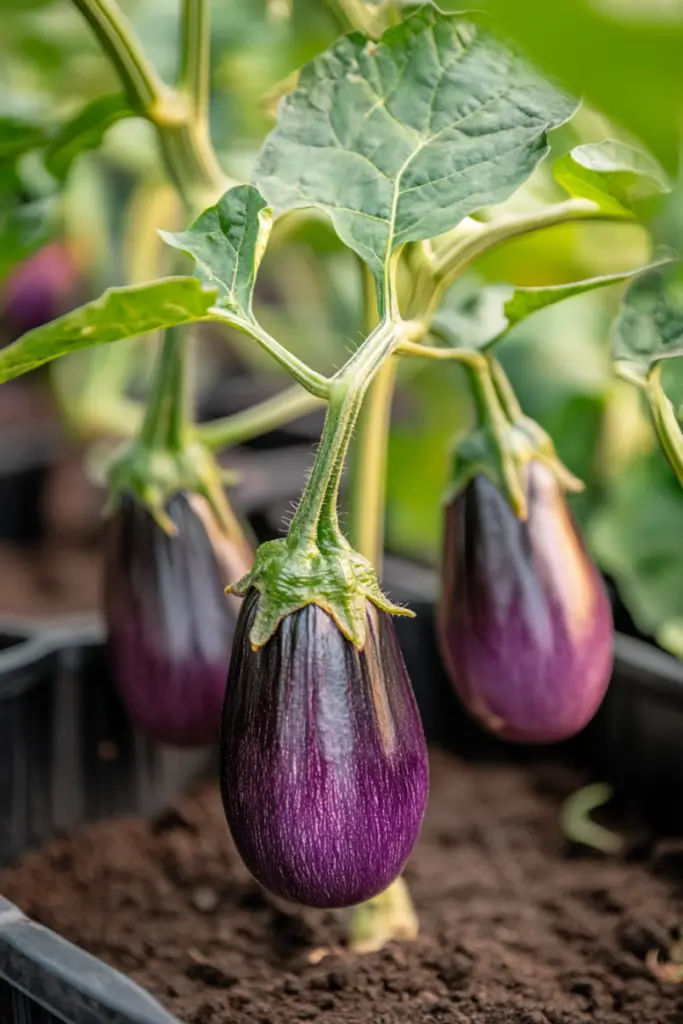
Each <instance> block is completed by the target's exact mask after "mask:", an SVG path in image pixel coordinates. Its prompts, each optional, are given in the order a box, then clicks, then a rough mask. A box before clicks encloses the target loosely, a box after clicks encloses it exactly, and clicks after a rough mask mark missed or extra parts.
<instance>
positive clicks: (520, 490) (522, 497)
mask: <svg viewBox="0 0 683 1024" xmlns="http://www.w3.org/2000/svg"><path fill="white" fill-rule="evenodd" d="M471 381H472V390H473V394H474V398H475V404H476V406H477V411H478V418H479V424H478V426H477V427H475V429H474V430H472V431H471V432H470V433H469V434H467V435H466V436H465V437H464V438H462V439H461V440H459V441H458V442H457V444H456V445H455V446H454V448H453V452H452V464H451V465H452V468H451V483H450V487H449V488H448V491H447V493H446V501H451V500H452V499H453V498H454V497H455V496H456V495H457V494H459V493H460V492H461V491H463V490H464V489H465V487H466V486H467V484H468V483H469V482H470V480H472V479H473V478H474V477H475V476H478V475H479V474H482V475H484V476H487V477H488V478H489V479H490V480H491V481H492V482H493V483H494V484H495V485H496V487H498V488H499V490H500V491H501V492H502V493H503V494H504V495H505V496H506V498H507V500H508V502H509V503H510V505H511V507H512V509H513V511H514V513H515V515H516V516H517V517H518V518H519V519H522V520H524V519H526V518H527V516H528V502H527V471H528V466H529V463H530V462H542V463H543V464H544V465H546V466H547V467H548V468H549V469H550V470H551V472H552V473H553V474H554V475H555V477H556V479H557V480H558V482H559V484H560V486H561V487H562V488H563V490H565V491H581V490H583V487H584V485H583V483H582V482H581V480H579V479H578V478H577V477H576V476H574V474H573V473H571V472H570V471H569V470H568V469H567V467H566V466H565V465H564V463H563V462H562V461H561V459H560V458H559V457H558V455H557V452H556V451H555V445H554V444H553V441H552V438H551V437H550V435H549V434H548V433H547V432H546V431H545V430H543V428H542V427H541V426H540V425H539V424H538V423H536V421H535V420H533V419H531V417H529V416H525V415H524V413H523V412H522V410H521V408H520V406H519V403H518V401H517V398H516V396H515V395H514V392H513V390H512V387H511V386H510V382H509V381H508V379H507V377H506V376H505V374H504V372H503V369H502V367H501V366H500V364H498V363H497V362H496V361H495V360H493V359H486V360H482V363H481V365H478V366H476V367H473V368H472V369H471Z"/></svg>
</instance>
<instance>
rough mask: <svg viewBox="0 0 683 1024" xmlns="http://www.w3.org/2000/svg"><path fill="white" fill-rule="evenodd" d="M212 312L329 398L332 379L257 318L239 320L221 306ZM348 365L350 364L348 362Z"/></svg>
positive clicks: (303, 383) (312, 390) (308, 386)
mask: <svg viewBox="0 0 683 1024" xmlns="http://www.w3.org/2000/svg"><path fill="white" fill-rule="evenodd" d="M212 313H215V314H216V315H217V317H218V318H220V319H224V320H225V321H226V323H228V324H230V326H231V327H234V328H235V329H236V330H238V331H242V333H243V334H248V335H249V336H250V337H252V338H253V339H254V340H255V341H257V342H258V343H259V345H261V346H262V348H264V349H265V350H266V352H269V353H270V354H271V356H272V357H273V359H276V360H277V362H278V363H279V364H280V366H283V367H284V368H285V370H287V373H289V374H290V376H292V377H293V378H294V380H295V381H297V382H298V383H299V384H301V386H302V387H304V388H306V390H307V391H310V393H311V394H312V395H315V396H316V397H317V398H328V397H329V395H330V381H329V380H328V378H327V377H323V375H322V374H321V373H317V372H316V371H315V370H312V369H311V367H310V366H307V365H306V363H304V362H302V360H301V359H299V358H297V356H295V355H294V353H293V352H290V351H289V349H287V348H285V346H284V345H281V344H280V342H279V341H277V340H276V339H275V338H273V337H272V335H270V334H268V331H266V330H265V329H264V328H263V327H261V325H260V324H259V323H257V321H256V320H249V321H247V320H239V319H236V318H235V317H234V316H233V315H232V314H230V313H228V312H227V311H224V310H221V309H220V308H219V307H215V308H214V309H212ZM347 365H348V364H347Z"/></svg>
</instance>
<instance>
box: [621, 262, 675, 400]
mask: <svg viewBox="0 0 683 1024" xmlns="http://www.w3.org/2000/svg"><path fill="white" fill-rule="evenodd" d="M613 354H614V359H615V361H616V363H617V366H618V367H619V369H620V371H621V373H622V374H623V375H624V376H626V377H628V378H629V379H630V380H634V381H636V382H644V381H645V379H646V377H647V375H648V373H649V371H650V370H651V369H652V367H653V366H654V365H655V363H658V362H659V361H660V360H661V359H671V358H674V357H675V356H682V355H683V283H682V282H681V278H680V274H679V273H672V272H671V270H669V271H667V270H666V269H664V268H662V269H659V270H653V271H651V272H650V273H648V274H643V275H642V277H639V278H637V280H636V281H634V282H633V284H632V285H631V287H630V288H629V290H628V291H627V293H626V295H625V297H624V303H623V306H622V309H621V314H620V316H619V320H618V322H617V325H616V328H615V332H614V341H613Z"/></svg>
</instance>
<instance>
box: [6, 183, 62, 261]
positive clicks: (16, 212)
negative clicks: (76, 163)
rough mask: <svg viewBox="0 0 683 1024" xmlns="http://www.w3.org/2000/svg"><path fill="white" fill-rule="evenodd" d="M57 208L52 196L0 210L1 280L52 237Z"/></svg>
mask: <svg viewBox="0 0 683 1024" xmlns="http://www.w3.org/2000/svg"><path fill="white" fill-rule="evenodd" d="M56 208H57V200H56V197H55V196H47V197H44V198H42V199H34V200H33V201H32V202H30V203H21V204H11V205H8V206H6V207H5V208H4V209H2V208H0V238H2V245H0V281H2V280H3V279H4V278H5V277H6V276H7V275H8V274H9V272H10V271H11V270H12V268H13V267H14V266H16V264H17V263H20V262H21V261H22V260H25V259H27V258H28V257H29V256H31V255H32V254H33V253H34V252H37V251H38V249H40V248H41V246H43V245H45V243H46V242H49V241H50V239H51V238H52V237H53V236H54V234H55V231H56V229H57V219H56V217H55V213H56Z"/></svg>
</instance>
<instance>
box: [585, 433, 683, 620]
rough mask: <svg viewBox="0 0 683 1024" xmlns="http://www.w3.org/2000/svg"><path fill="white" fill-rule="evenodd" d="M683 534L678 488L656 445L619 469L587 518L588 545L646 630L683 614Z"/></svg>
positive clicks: (681, 506) (682, 503)
mask: <svg viewBox="0 0 683 1024" xmlns="http://www.w3.org/2000/svg"><path fill="white" fill-rule="evenodd" d="M644 499H646V500H644ZM681 536H683V500H682V499H681V488H680V485H679V483H678V481H677V480H676V477H675V476H674V474H673V473H672V472H671V470H670V469H669V466H668V465H667V463H666V461H665V459H664V458H663V456H662V455H661V454H660V453H659V452H658V451H657V452H654V453H653V454H652V455H650V456H647V457H641V458H639V459H637V460H636V461H635V462H633V463H632V464H631V465H630V466H629V467H628V468H627V469H625V470H624V471H623V472H622V473H620V475H619V477H618V478H617V479H616V480H615V481H614V485H613V487H612V489H611V491H610V492H608V494H607V498H606V500H603V502H602V504H601V507H600V509H599V510H598V511H597V512H596V513H595V514H594V516H593V517H592V519H591V523H590V526H589V530H588V539H589V542H590V545H591V549H592V550H593V552H594V554H595V555H596V556H597V558H598V562H599V564H600V566H601V568H602V569H603V570H604V571H605V572H607V573H608V574H609V575H610V576H611V577H612V578H613V579H614V581H615V583H616V585H617V587H618V590H619V594H620V596H621V598H622V600H623V601H624V603H625V604H626V606H627V607H628V609H629V611H630V613H631V615H632V616H633V618H634V620H635V622H636V624H637V626H638V627H639V628H640V629H641V630H642V631H643V632H644V633H647V634H650V635H653V634H655V633H657V632H658V631H659V630H660V629H661V627H662V626H663V625H664V624H665V623H667V622H668V621H670V620H671V619H672V618H678V617H681V616H683V588H682V587H681V578H683V545H682V544H681Z"/></svg>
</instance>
